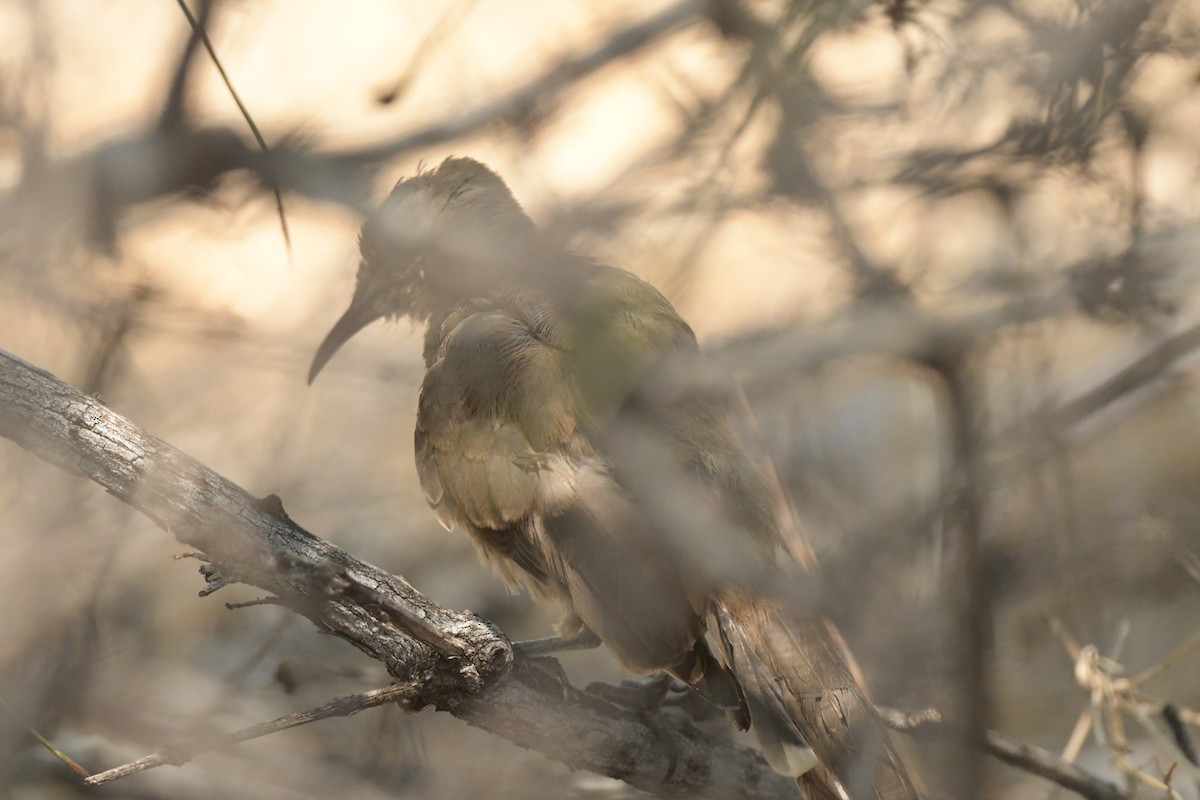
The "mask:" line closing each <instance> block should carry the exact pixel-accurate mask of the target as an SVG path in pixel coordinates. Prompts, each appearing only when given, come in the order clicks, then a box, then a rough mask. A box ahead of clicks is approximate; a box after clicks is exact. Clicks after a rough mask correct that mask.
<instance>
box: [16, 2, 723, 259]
mask: <svg viewBox="0 0 1200 800" xmlns="http://www.w3.org/2000/svg"><path fill="white" fill-rule="evenodd" d="M702 11H703V3H700V2H699V1H698V0H682V2H678V3H675V4H674V5H672V6H669V7H667V8H666V9H664V10H663V11H660V12H659V13H657V14H655V15H653V16H651V17H649V18H647V19H645V20H641V21H639V22H635V23H632V24H630V25H628V26H626V27H623V28H620V29H618V30H616V31H614V32H613V33H612V34H610V35H609V36H608V37H607V38H606V39H605V40H604V41H602V42H601V43H600V44H598V45H596V46H595V47H593V48H592V49H591V50H589V51H587V52H585V53H583V54H582V55H577V56H572V57H568V58H564V59H562V60H561V61H558V62H556V63H555V64H552V65H550V67H548V68H547V69H545V70H544V71H542V72H541V73H540V74H539V75H538V76H537V77H535V78H533V79H531V80H529V81H527V82H526V83H524V84H522V85H521V86H518V87H517V88H515V89H512V90H511V91H509V92H507V93H505V94H503V95H501V96H500V97H498V98H496V99H494V100H490V101H487V102H484V103H481V104H479V105H477V106H475V107H474V108H472V109H470V110H468V111H465V112H462V113H460V114H456V115H452V116H448V117H446V118H445V119H442V120H439V121H437V122H434V123H431V124H429V125H426V126H424V127H421V128H418V129H416V130H414V131H411V132H409V133H406V134H402V135H400V136H397V137H395V138H393V139H391V140H388V141H384V142H381V143H379V144H376V145H373V146H370V147H366V148H361V149H355V150H351V151H348V152H342V153H325V154H317V153H312V152H309V151H307V150H305V149H303V148H299V147H295V146H285V145H278V146H276V147H275V148H273V150H272V151H271V152H267V151H260V150H254V149H251V148H249V147H247V146H246V144H245V143H244V142H242V140H241V138H240V137H239V136H238V135H237V134H236V133H234V132H233V131H231V130H228V129H223V128H218V129H209V130H195V129H191V128H188V127H187V126H185V125H179V124H176V125H160V126H158V127H157V128H155V129H153V130H150V131H147V132H145V133H142V134H139V135H134V136H130V137H128V138H124V139H117V140H114V141H109V142H106V143H105V144H103V145H100V146H99V147H97V148H96V149H94V150H91V151H88V152H84V153H80V154H78V155H76V156H74V157H71V158H67V159H62V160H59V161H56V162H53V163H50V164H47V165H45V169H44V170H41V171H39V172H38V174H37V180H38V184H37V185H36V186H34V185H28V184H26V183H21V184H18V185H17V186H15V187H14V188H13V189H12V190H10V191H9V192H7V193H5V194H4V195H0V219H3V220H15V221H14V222H10V223H9V224H11V225H14V226H15V225H18V224H21V223H20V221H21V220H25V219H27V218H28V216H29V215H28V214H18V213H17V212H19V211H21V210H23V209H25V208H27V207H28V204H29V198H30V197H40V198H44V200H43V202H42V205H43V206H44V208H43V209H42V212H43V213H40V214H38V215H36V217H35V218H36V219H37V222H38V224H39V225H42V226H47V227H51V228H55V227H58V226H59V225H62V224H67V223H69V222H71V221H73V220H76V219H78V218H80V217H81V216H83V217H86V218H87V219H89V222H90V224H91V226H92V230H91V236H92V239H93V241H94V242H96V243H97V244H98V245H99V246H100V247H102V248H106V249H111V248H112V247H113V246H114V244H115V241H116V233H115V229H116V219H117V216H118V214H119V213H120V212H121V211H122V210H123V209H124V208H126V207H128V206H130V205H134V204H137V203H143V202H146V201H149V200H153V199H155V198H158V197H162V196H164V195H169V194H174V193H176V192H182V191H184V190H188V189H195V188H205V187H208V186H211V185H212V184H213V183H214V182H215V181H216V179H217V178H219V177H221V176H222V175H224V174H225V173H227V172H231V171H234V170H247V171H248V172H250V173H251V174H253V175H254V176H255V177H256V178H258V180H259V181H260V182H261V183H262V184H263V186H265V187H267V188H269V189H270V190H272V191H293V192H296V193H298V194H301V195H304V196H307V197H311V198H313V199H317V200H325V201H330V202H336V203H340V204H342V205H346V206H348V207H349V208H351V209H354V210H359V211H365V210H366V208H365V205H364V203H363V199H364V196H365V194H366V191H365V187H366V176H365V175H364V174H363V172H362V169H363V167H365V166H370V165H373V164H378V163H379V162H381V161H384V160H386V159H389V158H393V157H396V156H399V155H402V154H404V153H408V152H411V151H413V150H416V149H419V148H423V147H429V146H430V145H434V144H438V143H441V142H448V141H452V140H455V139H459V138H461V137H463V136H467V135H470V134H472V133H475V132H477V131H479V130H481V129H483V128H485V127H487V126H488V125H492V124H494V123H497V122H503V121H520V120H521V119H522V118H524V117H526V116H528V115H529V114H530V113H531V112H533V111H534V110H535V109H536V108H537V107H538V106H539V105H544V104H546V103H549V102H552V101H553V100H554V99H555V98H557V97H558V96H559V95H560V94H561V93H562V92H563V91H564V90H565V89H568V88H569V87H571V86H573V85H574V84H576V83H577V82H578V81H580V80H581V79H583V78H586V77H587V76H589V75H591V74H593V73H595V72H597V71H598V70H600V69H602V68H603V67H605V66H607V65H608V64H611V63H613V62H616V61H618V60H620V59H622V58H625V57H627V56H630V55H632V54H634V53H636V52H638V51H640V50H641V49H643V48H645V47H647V46H649V45H651V44H653V43H654V42H656V41H658V40H660V39H661V38H662V37H663V36H666V35H667V34H669V33H671V32H672V31H675V30H678V29H679V28H682V27H684V26H686V25H687V24H689V23H691V22H694V21H696V20H698V19H700V18H701V16H702ZM203 22H204V20H203V19H198V20H197V23H198V25H199V27H198V28H197V32H194V35H193V36H192V38H191V39H190V40H189V47H188V49H187V52H186V53H185V64H186V63H188V62H190V60H191V58H192V53H193V52H194V50H195V49H196V47H197V46H198V45H199V44H200V43H203V41H204V40H203V38H202V37H201V36H200V33H199V31H202V30H203V24H202V23H203ZM180 74H181V75H186V70H184V71H183V72H181V73H180ZM182 80H183V78H178V79H177V81H179V82H181V81H182ZM177 93H179V94H180V96H181V93H182V89H179V90H178V92H176V90H174V89H173V90H172V97H174V96H175V94H177ZM180 102H181V101H180ZM170 107H171V102H168V111H169V110H170ZM168 111H164V119H167V118H169V117H171V114H169V113H168ZM172 113H173V112H172ZM256 136H257V135H256ZM261 143H262V142H261V139H260V142H259V144H260V145H261ZM81 201H82V202H81ZM81 206H82V207H81Z"/></svg>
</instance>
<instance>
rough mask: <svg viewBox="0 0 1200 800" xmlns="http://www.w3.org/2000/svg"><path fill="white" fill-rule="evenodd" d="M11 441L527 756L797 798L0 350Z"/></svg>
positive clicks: (733, 750)
mask: <svg viewBox="0 0 1200 800" xmlns="http://www.w3.org/2000/svg"><path fill="white" fill-rule="evenodd" d="M0 436H3V437H5V438H8V439H11V440H13V441H14V442H16V443H17V444H19V445H21V446H22V447H24V448H25V449H27V450H29V451H30V452H32V453H34V454H35V455H37V456H39V457H40V458H42V459H44V460H45V461H47V462H49V463H51V464H53V465H55V466H57V467H60V468H62V469H64V470H66V471H68V472H71V473H74V474H77V475H80V476H82V477H85V478H88V479H90V480H92V481H95V482H96V483H98V484H99V485H101V486H103V487H104V488H105V489H106V490H107V491H108V492H109V493H110V494H113V495H115V496H116V497H117V498H119V499H120V500H122V501H124V502H125V503H128V504H129V505H130V506H132V507H133V508H134V509H136V510H138V511H140V512H141V513H143V514H145V515H146V516H148V517H150V519H152V520H154V522H155V523H156V524H157V525H159V527H161V528H163V529H164V530H166V531H168V532H169V533H171V534H172V535H173V536H175V538H176V539H178V540H179V541H180V542H183V543H185V544H187V545H189V546H191V547H195V548H196V549H198V550H200V551H202V552H203V553H204V554H205V556H206V557H207V558H208V559H209V560H210V563H209V564H207V565H205V568H204V570H203V571H204V573H205V575H206V578H207V580H208V581H209V589H210V590H212V589H214V587H218V588H219V586H221V585H223V584H224V583H227V582H239V583H246V584H249V585H252V586H256V587H258V588H260V589H263V590H265V591H267V592H269V593H271V594H272V595H274V596H276V597H278V598H279V600H280V602H281V603H282V604H283V605H286V606H288V607H289V608H291V609H293V610H295V611H296V612H298V613H300V614H302V615H303V616H305V617H307V618H308V619H309V620H311V621H312V622H313V623H314V624H316V625H317V627H318V628H319V629H321V630H323V631H325V632H327V633H331V634H334V635H336V636H339V637H341V638H342V639H345V640H346V641H348V642H350V643H351V644H353V645H354V646H355V647H357V648H359V649H360V650H362V651H363V652H364V653H366V654H367V655H369V656H371V657H372V658H374V659H376V660H378V661H380V662H381V663H383V664H384V665H385V666H386V667H387V669H388V671H389V672H390V673H391V674H392V676H393V677H395V678H396V680H397V681H398V682H400V683H401V684H405V685H407V684H413V685H416V686H419V687H420V689H419V691H416V692H414V693H413V694H412V696H410V697H406V703H405V705H406V707H409V708H412V709H414V710H415V709H419V708H422V707H424V706H427V705H432V706H435V707H436V708H438V709H439V710H443V711H449V712H450V713H451V714H453V715H454V716H456V717H458V718H460V719H463V720H465V721H467V722H469V723H470V724H472V725H475V726H477V727H479V728H482V729H484V730H487V731H489V732H491V733H494V734H497V735H499V736H503V737H504V738H506V739H509V740H510V741H512V742H515V743H516V744H519V745H521V746H522V747H526V748H529V749H531V750H536V751H538V752H541V753H543V754H544V755H546V756H548V757H550V758H552V759H554V760H557V761H561V762H563V763H565V764H567V765H569V766H571V767H574V768H579V769H587V770H590V771H593V772H597V773H600V774H604V775H609V776H611V777H615V778H619V779H621V780H624V781H626V782H627V783H629V784H631V785H633V786H636V787H638V788H640V789H643V790H645V791H647V792H650V793H651V794H655V795H658V796H660V797H694V796H697V795H702V796H711V797H730V798H747V799H748V800H749V799H750V798H768V797H786V796H789V795H792V794H793V793H794V792H795V789H794V787H793V785H792V784H791V783H790V782H789V781H788V780H786V779H785V778H782V777H780V776H778V775H776V774H775V773H773V772H772V771H771V770H770V768H769V767H768V766H767V764H766V762H765V761H763V759H762V757H761V756H760V755H759V754H758V753H757V752H756V751H754V750H751V749H748V748H743V747H739V746H736V745H733V744H730V743H728V742H724V741H721V740H720V739H718V738H716V737H714V736H712V735H709V734H707V733H704V732H703V731H701V730H699V729H698V728H696V727H695V726H693V725H692V724H691V723H689V722H687V721H686V720H683V719H679V718H676V717H670V716H663V717H661V718H660V719H658V720H650V719H648V718H647V717H646V715H645V714H642V713H638V712H635V711H632V710H630V709H628V708H624V707H622V706H620V705H617V704H614V703H611V702H608V701H606V700H603V699H600V698H598V697H595V696H593V695H589V694H587V693H585V692H582V691H579V690H577V689H574V688H572V687H570V686H567V685H564V683H563V682H562V681H560V680H559V679H558V678H557V677H555V675H554V674H553V673H551V672H548V671H546V670H544V669H542V668H540V667H539V666H538V665H537V663H536V662H533V663H526V662H521V661H518V662H517V663H515V664H514V663H513V655H512V649H511V647H510V645H509V643H508V640H507V639H506V638H505V637H504V636H503V634H501V633H500V632H499V631H498V630H496V629H495V628H494V627H493V626H492V625H490V624H489V623H488V622H486V621H485V620H482V619H480V618H479V617H476V616H475V615H473V614H470V613H463V612H456V611H451V610H449V609H445V608H442V607H440V606H438V605H436V604H435V603H433V602H432V601H430V600H429V599H428V598H426V597H425V596H424V595H422V594H421V593H420V592H418V591H417V590H416V589H414V588H413V587H412V586H410V585H409V584H408V583H407V582H406V581H405V580H404V579H403V578H399V577H397V576H394V575H390V574H388V573H386V572H384V571H382V570H380V569H377V568H376V567H373V566H371V565H370V564H366V563H364V562H362V561H359V560H358V559H356V558H354V557H353V556H351V555H349V554H348V553H346V552H344V551H342V550H340V549H338V548H337V547H334V546H333V545H331V544H329V543H328V542H326V541H324V540H322V539H320V538H318V537H316V536H314V535H313V534H311V533H309V532H308V531H306V530H304V529H303V528H301V527H300V526H298V525H297V524H296V523H295V522H293V521H292V520H291V519H290V518H289V517H288V516H287V514H286V513H284V511H283V508H282V504H281V503H280V502H279V500H278V498H276V497H274V496H270V497H268V498H266V499H265V500H259V499H257V498H254V497H253V496H251V495H250V494H248V493H247V492H246V491H245V490H243V489H241V488H240V487H238V486H236V485H235V484H233V483H232V482H230V481H229V480H227V479H225V478H223V477H221V476H220V475H218V474H216V473H215V472H213V471H212V470H210V469H208V468H207V467H205V466H204V465H202V464H200V463H199V462H197V461H195V460H194V459H192V458H190V457H188V456H187V455H185V454H184V453H182V452H180V451H179V450H176V449H175V448H173V447H171V446H170V445H168V444H167V443H166V442H163V441H162V440H160V439H157V438H155V437H154V436H151V435H150V434H147V433H146V432H144V431H142V430H141V429H139V428H138V427H137V426H135V425H134V424H133V423H132V422H130V421H129V420H127V419H125V418H124V417H122V416H121V415H119V414H117V413H116V412H114V411H113V410H111V409H110V408H108V407H107V406H105V405H104V403H103V402H102V401H101V400H99V399H97V398H95V397H90V396H88V395H85V394H82V393H81V392H79V391H77V390H75V389H73V388H71V387H70V386H68V385H66V384H65V383H63V382H62V381H60V380H58V379H57V378H55V377H54V376H53V375H50V374H49V373H47V372H44V371H42V370H39V369H37V368H36V367H33V366H31V365H29V364H27V363H25V362H24V361H22V360H21V359H19V358H16V357H15V356H12V355H10V354H8V353H6V352H4V351H0Z"/></svg>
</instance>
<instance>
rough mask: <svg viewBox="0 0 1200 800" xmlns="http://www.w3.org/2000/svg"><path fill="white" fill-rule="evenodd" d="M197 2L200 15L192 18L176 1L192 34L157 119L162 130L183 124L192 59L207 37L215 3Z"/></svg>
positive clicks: (182, 5) (187, 10)
mask: <svg viewBox="0 0 1200 800" xmlns="http://www.w3.org/2000/svg"><path fill="white" fill-rule="evenodd" d="M199 1H200V13H198V14H196V15H195V16H193V15H192V12H191V9H189V8H188V7H187V6H186V5H185V4H184V0H177V2H178V3H179V5H180V7H181V8H182V9H183V13H185V14H187V18H188V22H190V23H191V25H192V32H191V34H190V35H189V36H188V40H187V44H185V45H184V47H183V54H182V55H181V56H180V57H179V65H178V66H177V67H176V68H175V74H174V77H172V79H171V88H170V90H169V91H168V92H167V102H166V103H165V104H164V106H163V112H162V116H161V117H160V118H159V123H158V124H159V127H160V128H162V129H163V130H170V129H175V128H178V127H180V125H181V124H182V123H183V119H184V113H183V111H184V102H185V101H186V99H187V97H186V95H187V85H188V79H189V78H190V77H191V73H192V69H191V67H192V59H194V58H195V57H196V49H197V48H198V47H199V46H200V44H201V42H202V41H203V40H204V39H206V38H207V36H208V34H207V33H205V30H206V29H207V28H208V21H209V19H210V17H211V16H212V10H213V6H215V5H216V2H215V0H199Z"/></svg>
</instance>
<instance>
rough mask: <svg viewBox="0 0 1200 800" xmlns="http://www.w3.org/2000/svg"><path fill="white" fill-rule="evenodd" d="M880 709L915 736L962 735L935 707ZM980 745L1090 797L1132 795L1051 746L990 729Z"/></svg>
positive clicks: (1119, 799) (1126, 799)
mask: <svg viewBox="0 0 1200 800" xmlns="http://www.w3.org/2000/svg"><path fill="white" fill-rule="evenodd" d="M877 710H878V711H879V715H880V717H881V718H882V719H883V721H884V722H885V723H886V724H887V725H888V726H889V727H891V728H893V729H895V730H898V731H901V732H903V733H908V734H912V735H913V736H918V737H921V736H934V737H937V738H941V739H957V738H958V737H960V736H961V735H962V728H961V726H957V725H954V724H951V723H948V722H946V721H944V720H943V719H942V716H941V714H939V713H938V712H937V711H936V710H934V709H925V710H924V711H920V712H917V713H915V714H909V713H905V712H903V711H898V710H896V709H894V708H885V707H882V706H881V707H878V708H877ZM980 746H981V749H982V750H983V752H984V753H987V754H988V755H990V756H992V757H994V758H997V759H999V760H1001V761H1003V762H1004V763H1006V764H1008V765H1010V766H1013V767H1016V768H1017V769H1020V770H1023V771H1025V772H1029V773H1032V774H1034V775H1037V776H1038V777H1040V778H1045V779H1046V780H1048V781H1052V782H1053V783H1056V784H1058V785H1059V786H1061V787H1063V788H1064V789H1069V790H1070V791H1072V792H1075V793H1076V794H1078V795H1080V796H1082V797H1086V798H1088V800H1130V796H1129V795H1128V794H1126V793H1125V792H1123V791H1121V789H1120V788H1119V787H1117V786H1115V785H1114V784H1111V783H1109V782H1108V781H1106V780H1103V779H1102V778H1098V777H1096V776H1095V775H1092V774H1091V773H1090V772H1087V771H1086V770H1084V769H1081V768H1079V767H1077V766H1075V765H1074V764H1071V763H1069V762H1067V761H1064V760H1063V759H1061V758H1059V757H1058V756H1056V755H1054V754H1053V753H1051V752H1050V751H1049V750H1043V749H1042V748H1040V747H1037V746H1035V745H1031V744H1026V743H1025V742H1022V741H1020V740H1019V739H1015V738H1013V737H1012V736H1009V735H1008V734H1004V733H1000V732H999V731H994V730H987V731H985V732H984V736H983V738H982V740H981V745H980Z"/></svg>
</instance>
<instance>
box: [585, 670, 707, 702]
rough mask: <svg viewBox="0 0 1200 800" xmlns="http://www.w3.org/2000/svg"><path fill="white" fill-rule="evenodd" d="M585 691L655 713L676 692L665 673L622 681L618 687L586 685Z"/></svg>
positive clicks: (671, 679)
mask: <svg viewBox="0 0 1200 800" xmlns="http://www.w3.org/2000/svg"><path fill="white" fill-rule="evenodd" d="M680 686H683V684H680ZM685 688H686V687H685ZM587 690H588V692H590V693H591V694H594V695H597V696H599V697H603V698H604V699H605V700H608V701H610V702H613V703H616V704H618V705H622V706H625V707H626V708H632V709H634V710H635V711H657V710H658V709H660V708H662V707H663V706H664V705H667V704H668V703H667V701H668V699H669V698H673V697H674V693H675V692H676V691H678V690H677V689H675V679H674V678H672V677H671V676H670V675H668V674H667V673H665V672H660V673H659V674H657V675H653V676H651V677H649V678H642V679H640V680H639V679H632V678H630V679H627V680H623V681H621V684H620V685H619V686H613V685H612V684H608V683H593V684H590V685H588V687H587ZM688 691H690V689H689V690H688Z"/></svg>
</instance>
